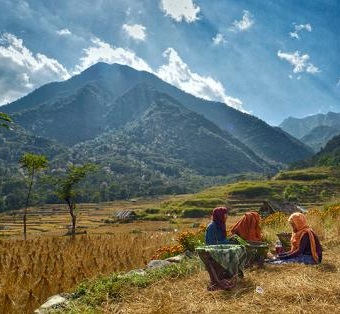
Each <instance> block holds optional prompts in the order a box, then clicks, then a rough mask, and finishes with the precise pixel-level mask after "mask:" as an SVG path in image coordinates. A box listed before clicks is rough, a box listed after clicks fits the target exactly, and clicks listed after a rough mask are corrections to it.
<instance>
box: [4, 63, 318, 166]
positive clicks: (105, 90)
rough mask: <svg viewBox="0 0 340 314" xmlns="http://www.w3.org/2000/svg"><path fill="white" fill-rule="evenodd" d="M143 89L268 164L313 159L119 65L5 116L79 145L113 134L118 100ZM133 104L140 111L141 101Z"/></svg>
mask: <svg viewBox="0 0 340 314" xmlns="http://www.w3.org/2000/svg"><path fill="white" fill-rule="evenodd" d="M140 83H142V84H146V85H148V86H151V87H152V88H153V89H154V90H156V91H158V92H160V93H164V94H167V95H169V96H171V97H172V98H174V99H175V100H177V101H178V102H179V103H181V104H182V105H183V106H185V107H186V108H187V109H189V110H192V111H194V112H196V113H198V114H200V115H203V116H204V117H205V118H206V119H208V120H210V121H211V122H213V123H214V124H216V125H217V126H218V127H219V128H221V129H222V130H224V131H227V132H229V133H230V134H231V135H233V136H234V137H236V138H237V139H239V140H240V141H241V142H242V143H243V144H245V145H246V146H248V147H249V148H250V149H251V150H252V151H254V152H255V153H256V154H257V155H258V156H259V157H261V158H262V159H264V160H266V161H267V162H270V163H272V164H281V165H282V164H287V163H289V162H292V161H296V160H300V159H304V158H307V157H308V156H310V155H311V150H310V149H309V148H308V147H307V146H306V145H304V144H302V143H301V142H299V141H297V140H296V139H294V138H292V137H291V136H289V135H288V134H287V133H286V132H284V131H282V130H281V129H279V128H274V127H271V126H269V125H268V124H266V123H265V122H264V121H262V120H260V119H258V118H256V117H254V116H251V115H249V114H246V113H242V112H240V111H238V110H236V109H234V108H231V107H228V106H227V105H225V104H223V103H220V102H212V101H207V100H204V99H200V98H197V97H195V96H192V95H190V94H187V93H185V92H183V91H181V90H179V89H178V88H176V87H174V86H172V85H170V84H168V83H166V82H164V81H162V80H160V79H159V78H158V77H156V76H155V75H153V74H151V73H148V72H144V71H137V70H134V69H132V68H130V67H128V66H124V65H118V64H113V65H109V64H106V63H97V64H96V65H93V66H91V67H90V68H88V69H87V70H85V71H84V72H82V73H80V74H79V75H76V76H74V77H72V78H70V79H69V80H67V81H63V82H56V83H50V84H47V85H45V86H43V87H41V88H39V89H37V90H35V91H34V92H32V93H30V94H29V95H27V96H25V97H23V98H21V99H19V100H17V101H15V102H13V103H11V104H9V105H6V106H3V107H2V111H4V112H6V113H9V114H11V116H12V117H13V119H14V120H15V121H17V122H18V123H19V124H20V125H23V126H24V127H25V128H26V129H27V130H29V131H30V132H32V133H33V134H39V135H43V136H46V137H48V138H53V139H56V140H58V141H60V142H62V143H64V144H67V145H74V144H76V143H80V142H82V141H85V140H89V139H94V138H95V137H96V136H98V135H99V134H101V133H102V132H104V131H107V130H108V129H107V127H110V123H109V122H108V121H107V119H108V114H106V113H107V112H110V111H111V113H112V112H114V109H113V107H114V106H116V105H117V101H118V99H119V98H120V97H122V96H123V95H124V94H125V93H127V92H128V91H129V90H131V89H132V88H133V87H135V86H137V85H138V84H140ZM131 97H132V98H133V96H131ZM133 100H134V103H135V104H136V106H140V105H139V101H140V100H139V99H133ZM121 107H122V106H121ZM117 115H119V113H117Z"/></svg>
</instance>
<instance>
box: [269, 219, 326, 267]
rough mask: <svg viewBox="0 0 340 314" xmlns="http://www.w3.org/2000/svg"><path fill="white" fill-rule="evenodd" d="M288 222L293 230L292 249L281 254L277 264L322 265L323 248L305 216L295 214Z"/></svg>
mask: <svg viewBox="0 0 340 314" xmlns="http://www.w3.org/2000/svg"><path fill="white" fill-rule="evenodd" d="M288 221H289V223H290V224H291V226H292V228H293V233H292V237H291V239H290V243H291V249H290V251H288V252H286V253H282V254H279V255H278V257H277V261H276V262H275V263H277V264H282V263H304V264H318V263H321V260H322V247H321V244H320V241H319V238H318V236H317V235H316V234H315V233H314V231H313V230H312V229H311V228H310V227H308V225H307V221H306V217H305V215H303V214H302V213H294V214H292V215H290V217H289V218H288Z"/></svg>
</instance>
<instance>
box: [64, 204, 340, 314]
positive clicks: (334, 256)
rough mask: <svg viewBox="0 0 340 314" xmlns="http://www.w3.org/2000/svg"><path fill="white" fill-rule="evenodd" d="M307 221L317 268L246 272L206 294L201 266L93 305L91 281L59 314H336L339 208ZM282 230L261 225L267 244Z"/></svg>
mask: <svg viewBox="0 0 340 314" xmlns="http://www.w3.org/2000/svg"><path fill="white" fill-rule="evenodd" d="M282 218H285V219H282ZM307 219H308V222H309V224H310V226H311V227H312V228H313V229H314V230H315V231H316V232H317V233H318V234H319V236H320V239H321V242H322V245H323V248H324V256H323V262H322V263H321V264H320V265H315V266H307V265H299V264H290V265H268V264H265V266H264V267H263V268H257V267H254V268H250V269H249V268H248V269H246V271H245V277H244V279H242V280H239V282H238V284H237V285H236V287H234V288H233V289H231V290H229V291H214V292H210V291H207V289H206V288H207V285H208V281H209V276H208V273H207V272H206V271H205V270H204V267H203V265H202V264H201V265H200V267H199V269H198V270H197V271H194V272H191V271H189V273H188V274H187V275H186V276H183V274H182V275H181V274H179V275H178V277H176V276H173V274H172V275H171V276H168V277H167V276H165V277H161V279H160V280H158V281H156V282H152V283H151V284H149V285H148V286H147V287H142V288H141V287H139V286H136V285H135V284H132V285H131V286H128V287H127V288H122V289H121V290H120V297H119V298H114V297H113V298H110V297H107V298H105V297H104V296H103V295H102V296H101V297H100V298H99V299H100V300H101V301H100V302H96V301H95V298H98V297H99V294H97V292H96V288H95V287H99V286H100V285H101V283H100V282H96V281H94V282H93V283H92V284H91V283H90V284H89V285H88V286H87V287H88V288H86V286H85V289H89V290H88V291H90V292H89V293H88V294H87V295H86V296H84V297H83V298H82V297H81V298H80V299H79V300H77V299H76V300H75V301H74V302H73V303H71V304H70V305H69V306H68V308H67V309H65V310H63V311H59V312H58V313H69V314H71V313H72V314H76V313H122V314H123V313H124V314H125V313H131V314H132V313H148V314H151V313H152V314H153V313H286V314H288V313H292V314H293V313H306V314H307V313H315V314H316V313H340V305H339V304H340V260H339V254H340V206H339V205H334V206H330V207H329V208H328V209H327V210H318V209H310V212H309V213H308V214H307ZM229 223H231V221H230V222H229ZM229 223H228V224H229ZM287 228H289V226H288V224H287V217H283V216H282V215H274V216H273V217H270V218H269V219H267V220H265V221H263V230H264V234H265V237H266V239H267V241H269V242H270V243H272V240H274V239H275V234H276V232H278V231H281V230H287ZM134 280H136V279H134ZM107 289H110V288H109V286H108V287H107ZM125 289H126V290H125ZM102 290H103V291H107V290H105V289H102Z"/></svg>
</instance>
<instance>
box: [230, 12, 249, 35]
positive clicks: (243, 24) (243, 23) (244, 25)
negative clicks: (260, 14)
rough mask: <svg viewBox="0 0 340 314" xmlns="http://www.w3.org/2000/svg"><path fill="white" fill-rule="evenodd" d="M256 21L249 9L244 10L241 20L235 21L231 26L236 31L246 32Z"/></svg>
mask: <svg viewBox="0 0 340 314" xmlns="http://www.w3.org/2000/svg"><path fill="white" fill-rule="evenodd" d="M254 23H255V20H254V17H253V16H252V15H251V14H250V12H249V11H248V10H244V11H243V16H242V19H241V20H239V21H237V20H236V21H234V22H233V26H232V27H231V28H230V30H231V31H234V32H244V31H246V30H248V29H250V28H251V27H252V26H253V25H254Z"/></svg>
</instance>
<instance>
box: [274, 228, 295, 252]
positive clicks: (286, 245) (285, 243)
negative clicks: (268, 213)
mask: <svg viewBox="0 0 340 314" xmlns="http://www.w3.org/2000/svg"><path fill="white" fill-rule="evenodd" d="M276 235H277V237H278V238H279V240H280V241H281V243H282V247H283V249H284V251H285V252H287V251H289V250H290V238H291V237H292V234H291V233H290V232H281V233H277V234H276Z"/></svg>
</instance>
